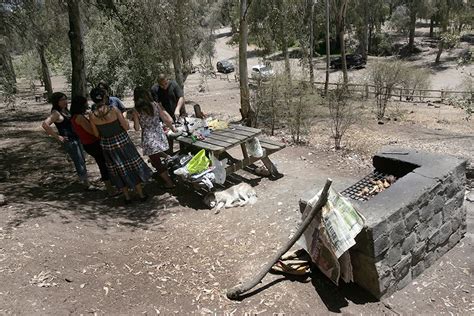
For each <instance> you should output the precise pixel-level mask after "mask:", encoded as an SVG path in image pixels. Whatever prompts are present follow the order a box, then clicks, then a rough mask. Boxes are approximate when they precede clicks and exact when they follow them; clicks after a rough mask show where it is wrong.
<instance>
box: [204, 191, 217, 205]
mask: <svg viewBox="0 0 474 316" xmlns="http://www.w3.org/2000/svg"><path fill="white" fill-rule="evenodd" d="M203 201H204V204H206V205H207V206H208V207H209V208H211V209H212V208H214V207H216V204H217V203H216V196H215V194H214V193H212V192H209V193H208V194H206V196H205V197H204V200H203Z"/></svg>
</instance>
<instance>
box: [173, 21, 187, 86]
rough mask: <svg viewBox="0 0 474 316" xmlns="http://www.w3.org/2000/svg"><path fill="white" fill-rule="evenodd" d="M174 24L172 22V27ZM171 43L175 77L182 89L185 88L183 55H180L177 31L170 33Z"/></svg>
mask: <svg viewBox="0 0 474 316" xmlns="http://www.w3.org/2000/svg"><path fill="white" fill-rule="evenodd" d="M172 27H173V26H172V25H171V24H170V29H171V28H172ZM169 34H170V44H171V50H172V52H171V56H172V59H173V68H174V77H175V79H176V82H177V83H178V85H179V86H180V87H181V89H183V88H184V82H183V70H182V65H181V56H180V48H179V46H180V45H179V43H178V36H177V34H176V33H175V32H173V31H171V32H170V33H169Z"/></svg>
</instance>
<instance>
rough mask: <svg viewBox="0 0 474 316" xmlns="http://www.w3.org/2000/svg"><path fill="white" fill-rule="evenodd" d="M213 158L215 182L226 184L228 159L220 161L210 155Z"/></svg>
mask: <svg viewBox="0 0 474 316" xmlns="http://www.w3.org/2000/svg"><path fill="white" fill-rule="evenodd" d="M210 158H211V165H212V166H214V167H215V168H214V170H213V171H212V173H214V176H215V180H214V182H215V183H217V184H224V182H225V178H226V176H227V174H226V172H225V166H226V165H227V158H225V159H223V160H220V161H219V159H217V158H216V157H214V155H212V154H211V155H210Z"/></svg>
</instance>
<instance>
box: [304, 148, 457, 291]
mask: <svg viewBox="0 0 474 316" xmlns="http://www.w3.org/2000/svg"><path fill="white" fill-rule="evenodd" d="M373 166H374V168H375V170H376V171H377V172H381V173H384V174H389V175H394V176H396V178H397V180H396V181H395V182H394V183H393V184H392V185H391V186H390V187H389V188H387V189H386V190H384V191H383V192H380V193H378V194H377V195H375V196H373V197H371V198H370V199H368V200H367V201H365V200H361V201H356V200H351V201H352V202H353V204H354V205H355V206H356V207H357V208H358V210H359V211H360V212H361V213H362V214H363V215H364V216H365V218H366V220H367V222H366V227H365V228H364V230H363V231H362V232H361V233H360V234H359V235H358V236H357V238H356V241H357V244H356V245H355V246H353V247H352V248H351V249H350V255H351V261H352V265H353V273H354V281H355V282H356V283H357V284H359V285H360V286H361V287H363V288H365V289H366V290H368V291H369V292H370V293H372V294H373V295H374V296H375V297H376V298H378V299H380V298H382V297H384V296H388V295H391V294H392V293H394V292H395V291H397V290H400V289H402V288H403V287H405V286H406V285H408V284H409V283H410V282H411V281H412V280H413V279H415V278H416V277H417V276H418V275H420V274H421V273H422V272H423V271H424V270H425V269H427V268H428V267H430V266H431V265H433V263H434V262H435V261H436V260H437V259H438V258H440V257H441V256H442V255H444V254H445V253H446V252H447V251H448V250H449V249H451V248H452V247H453V246H454V245H455V244H456V243H457V242H459V240H460V239H461V238H462V237H463V235H464V234H465V232H466V208H465V206H464V205H463V201H464V191H465V187H464V184H465V181H466V174H465V172H466V161H465V160H462V159H460V158H456V157H452V156H446V155H438V154H432V153H426V152H421V151H415V150H405V149H400V148H384V150H382V151H381V152H380V153H379V154H377V155H375V156H374V157H373ZM345 192H346V190H344V191H343V194H345ZM306 201H307V200H305V199H302V200H301V202H300V204H301V207H303V209H304V206H305V205H306Z"/></svg>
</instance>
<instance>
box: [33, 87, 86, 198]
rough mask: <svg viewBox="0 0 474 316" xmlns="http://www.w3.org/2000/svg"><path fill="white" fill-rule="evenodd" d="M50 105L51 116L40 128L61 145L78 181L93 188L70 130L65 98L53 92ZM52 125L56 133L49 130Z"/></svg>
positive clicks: (82, 153) (77, 141) (75, 136)
mask: <svg viewBox="0 0 474 316" xmlns="http://www.w3.org/2000/svg"><path fill="white" fill-rule="evenodd" d="M51 103H52V105H53V106H52V108H51V115H50V116H48V118H47V119H46V120H44V121H43V124H42V125H41V126H42V127H43V129H44V130H45V131H46V133H47V134H48V135H50V136H52V137H54V138H56V139H57V140H58V141H59V142H61V143H62V144H63V146H64V149H65V150H66V152H67V153H68V155H69V157H71V159H72V161H73V162H74V167H75V168H76V172H77V175H78V176H79V179H80V180H81V182H82V183H84V184H85V185H86V186H87V188H89V189H92V188H93V187H92V186H91V185H90V183H89V180H88V178H87V169H86V162H85V159H84V152H83V151H82V146H81V143H80V142H79V138H78V137H77V135H76V133H74V130H73V129H72V125H71V114H70V113H69V111H68V109H67V96H66V95H65V94H64V93H62V92H55V93H53V94H52V95H51ZM53 123H54V125H56V128H57V129H58V132H57V133H56V132H55V131H54V130H53V129H52V128H51V125H52V124H53Z"/></svg>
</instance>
